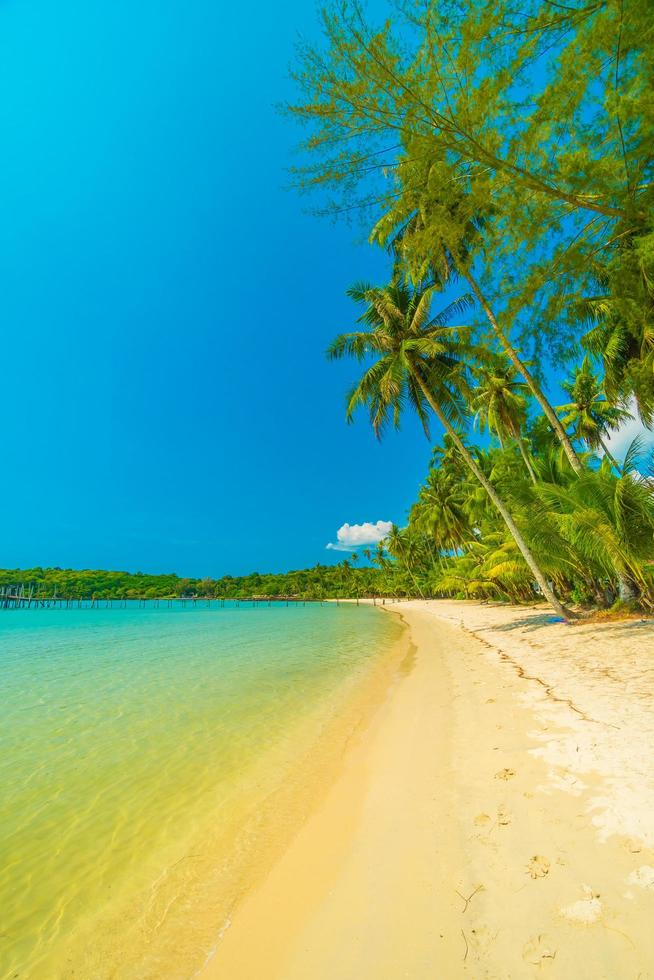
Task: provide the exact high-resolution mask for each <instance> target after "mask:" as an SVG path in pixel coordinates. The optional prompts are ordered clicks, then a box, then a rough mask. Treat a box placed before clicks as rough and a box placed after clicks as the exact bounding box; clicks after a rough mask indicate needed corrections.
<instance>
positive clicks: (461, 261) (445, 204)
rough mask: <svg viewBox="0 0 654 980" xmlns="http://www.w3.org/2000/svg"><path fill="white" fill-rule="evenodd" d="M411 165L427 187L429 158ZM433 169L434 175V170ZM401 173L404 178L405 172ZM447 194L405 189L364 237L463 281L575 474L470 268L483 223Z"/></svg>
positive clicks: (540, 395) (538, 391)
mask: <svg viewBox="0 0 654 980" xmlns="http://www.w3.org/2000/svg"><path fill="white" fill-rule="evenodd" d="M417 166H418V167H419V168H423V172H422V176H421V178H420V179H418V180H416V181H412V182H411V186H412V187H413V186H417V187H428V186H429V185H430V183H431V176H432V162H431V161H429V160H428V159H426V158H424V156H423V157H422V158H421V160H419V161H418V162H417ZM435 173H436V174H437V169H435ZM404 178H405V179H406V173H405V174H404ZM453 193H454V195H455V196H454V197H453V198H452V199H451V200H446V199H445V195H444V193H443V189H442V188H441V189H440V191H439V195H440V196H439V197H438V198H436V199H433V198H431V197H427V196H426V195H425V194H424V193H423V192H421V191H418V195H417V197H416V194H415V193H414V192H413V191H411V192H410V193H408V192H406V191H405V192H404V193H403V194H402V195H401V196H400V197H398V198H397V199H396V201H395V203H394V205H393V207H391V208H390V209H389V211H388V212H387V213H386V214H385V215H384V216H383V217H382V218H381V220H380V221H378V222H377V224H376V225H375V227H374V228H373V230H372V233H371V235H370V240H371V241H375V242H377V243H378V244H380V245H386V246H387V247H390V249H391V250H392V252H393V253H394V254H395V255H396V256H397V257H398V258H399V257H401V258H402V259H403V260H404V261H405V262H408V264H409V267H410V268H411V269H412V271H413V272H414V273H415V274H416V275H417V276H418V277H424V276H426V275H427V274H428V275H430V276H432V277H433V279H434V281H435V282H437V283H438V284H439V285H440V286H441V288H444V287H445V286H446V285H447V284H448V283H450V282H453V281H455V280H456V279H463V280H465V281H466V282H467V283H468V286H469V287H470V289H471V290H472V295H473V296H474V297H475V299H476V300H477V302H478V303H479V305H480V306H481V308H482V310H483V312H484V315H485V317H486V319H487V320H488V323H489V324H490V327H491V330H492V331H493V333H494V335H495V337H496V339H497V341H498V343H499V345H500V348H501V350H502V351H503V352H504V354H505V355H506V356H507V357H508V359H509V360H510V362H511V364H512V365H513V366H514V368H515V370H516V371H517V372H518V373H519V374H521V375H522V377H523V378H524V379H525V382H526V384H527V386H528V388H529V390H530V391H531V393H532V395H533V396H534V398H535V399H536V401H537V402H538V404H539V405H540V407H541V409H542V411H543V414H544V415H545V417H546V418H547V420H548V422H549V424H550V426H551V427H552V430H553V431H554V432H555V433H556V436H557V438H558V440H559V442H560V443H561V445H562V447H563V450H564V452H565V454H566V456H567V457H568V460H569V462H570V465H571V466H572V468H573V470H574V471H575V472H576V473H581V472H582V464H581V461H580V460H579V457H578V456H577V453H576V452H575V449H574V446H573V445H572V443H571V441H570V438H569V436H568V434H567V432H566V431H565V428H564V426H563V425H562V424H561V420H560V419H559V417H558V415H557V414H556V412H555V410H554V408H553V406H552V405H551V404H550V401H549V399H548V398H547V396H546V395H545V392H544V391H543V389H542V388H541V386H540V384H539V383H538V381H537V379H536V378H535V377H534V375H533V374H532V373H531V371H530V370H529V368H528V366H527V365H526V364H525V362H524V361H523V360H522V358H521V357H520V355H519V354H518V352H517V350H516V349H515V347H514V346H513V345H512V344H511V341H510V340H509V337H508V335H507V333H506V332H505V330H504V329H503V328H502V326H501V325H500V323H499V321H498V319H497V317H496V316H495V313H494V311H493V309H492V307H491V305H490V303H489V302H488V299H487V298H486V296H485V295H484V293H483V292H482V289H481V287H480V285H479V283H478V282H477V280H476V278H475V276H474V275H473V273H472V262H471V259H472V254H473V251H474V249H475V246H476V245H477V243H478V242H479V241H480V233H481V231H482V230H483V227H484V224H485V220H484V216H483V215H482V214H480V213H479V212H478V211H475V212H471V209H470V205H469V203H468V202H467V200H466V199H465V196H464V195H463V196H462V195H460V194H459V193H458V192H456V191H454V192H453ZM441 198H442V199H441ZM466 301H467V302H468V303H470V304H472V303H473V299H472V296H470V295H468V296H467V297H466Z"/></svg>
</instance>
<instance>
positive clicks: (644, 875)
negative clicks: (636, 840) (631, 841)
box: [627, 864, 654, 891]
mask: <svg viewBox="0 0 654 980" xmlns="http://www.w3.org/2000/svg"><path fill="white" fill-rule="evenodd" d="M627 881H628V882H629V884H630V885H638V886H639V888H647V889H648V890H650V891H654V868H652V867H650V865H649V864H641V866H640V867H639V868H636V870H635V871H632V872H631V874H630V875H629V877H628V878H627Z"/></svg>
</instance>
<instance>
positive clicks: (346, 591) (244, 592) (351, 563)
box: [0, 554, 383, 599]
mask: <svg viewBox="0 0 654 980" xmlns="http://www.w3.org/2000/svg"><path fill="white" fill-rule="evenodd" d="M357 559H358V555H356V554H354V555H352V556H350V558H346V559H344V560H343V561H342V562H341V563H340V564H338V565H333V566H328V565H316V566H315V567H314V568H307V569H302V570H300V571H292V572H284V573H282V574H271V573H268V574H259V573H258V572H252V573H251V574H250V575H240V576H232V575H225V576H223V577H222V578H216V579H214V578H182V577H180V576H178V575H147V574H143V573H141V572H137V573H130V572H110V571H101V570H89V569H86V570H81V571H79V570H74V569H70V568H26V569H17V568H14V569H2V570H0V588H2V587H6V586H11V587H13V586H20V585H21V584H23V585H25V586H26V587H27V588H28V590H29V587H30V586H33V587H34V594H35V595H41V596H49V597H52V596H55V595H56V596H59V597H60V598H62V599H140V598H147V599H166V598H180V597H193V596H195V597H198V598H221V599H245V598H252V597H253V596H289V597H291V596H292V597H294V598H303V599H323V598H324V599H326V598H334V597H342V598H353V599H354V598H357V597H358V596H361V597H363V596H372V595H379V594H381V592H382V591H383V582H382V578H381V574H380V570H379V569H378V568H376V567H374V566H371V565H370V566H366V567H365V568H357V567H356V561H357Z"/></svg>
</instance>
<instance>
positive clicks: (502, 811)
mask: <svg viewBox="0 0 654 980" xmlns="http://www.w3.org/2000/svg"><path fill="white" fill-rule="evenodd" d="M512 819H513V817H512V816H511V814H510V813H509V811H508V810H507V808H506V807H505V806H498V808H497V822H498V824H499V826H500V827H508V826H509V824H510V823H511V820H512Z"/></svg>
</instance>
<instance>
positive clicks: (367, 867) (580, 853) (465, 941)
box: [201, 602, 654, 980]
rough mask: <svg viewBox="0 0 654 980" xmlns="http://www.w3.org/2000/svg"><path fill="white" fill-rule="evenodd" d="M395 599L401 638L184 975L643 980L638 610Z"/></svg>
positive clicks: (650, 935)
mask: <svg viewBox="0 0 654 980" xmlns="http://www.w3.org/2000/svg"><path fill="white" fill-rule="evenodd" d="M398 609H399V611H400V612H401V614H402V616H403V617H405V619H406V621H407V622H408V623H409V625H410V629H411V640H412V642H413V644H414V645H415V650H414V651H413V652H412V653H410V654H409V656H408V657H405V659H404V660H403V662H402V666H401V669H398V672H397V674H396V677H395V679H394V681H393V682H392V684H391V685H390V686H389V690H388V695H387V698H386V700H385V702H384V704H383V706H382V707H381V708H379V709H377V710H376V712H375V714H374V716H373V717H372V718H370V719H369V721H368V724H367V725H366V726H363V727H362V730H361V732H360V734H359V736H358V738H357V739H356V740H355V742H354V744H353V745H352V746H351V748H350V749H349V751H348V752H347V753H346V756H345V758H344V760H343V766H342V771H341V772H340V774H339V775H338V777H337V778H336V780H335V782H334V783H333V785H332V786H331V788H330V790H329V792H328V793H327V794H326V796H325V797H324V798H323V799H322V802H321V803H320V804H319V805H318V807H317V809H316V810H315V811H314V813H313V815H312V816H311V817H310V818H309V819H308V821H307V822H306V823H305V824H304V826H303V827H302V828H301V830H300V831H299V833H298V834H297V835H296V837H295V838H294V840H293V841H292V843H291V845H290V847H288V849H287V850H286V851H285V853H284V854H283V855H282V857H281V858H280V859H279V860H278V861H277V863H276V864H275V866H274V867H273V869H272V871H271V872H270V873H269V874H268V876H267V877H266V879H265V880H264V881H263V883H262V884H261V885H260V886H259V887H258V888H257V889H256V891H254V892H252V893H251V894H250V895H249V896H248V897H247V898H246V899H245V900H244V901H243V902H242V904H241V905H240V907H239V908H238V909H237V911H236V914H235V916H234V919H233V922H232V925H231V927H230V928H229V929H228V930H227V931H226V932H225V934H224V935H223V937H222V940H221V942H220V943H219V944H218V948H217V951H216V955H215V956H214V958H213V959H212V960H211V962H210V963H209V964H208V966H207V967H206V969H205V970H204V971H203V972H202V974H201V976H202V977H204V978H222V980H246V978H247V980H400V978H404V977H408V978H415V980H427V978H429V980H450V978H456V977H470V978H475V980H477V978H498V980H500V978H501V980H506V978H521V977H543V976H549V977H553V978H561V980H585V978H587V980H604V978H605V980H622V978H630V980H636V978H641V980H645V978H648V977H652V978H654V625H653V624H651V623H649V624H641V623H626V624H611V625H604V626H597V625H596V626H590V625H588V626H574V627H570V626H566V625H563V624H552V623H550V622H548V620H549V618H550V617H549V615H548V613H547V611H546V610H544V609H540V608H539V609H526V608H521V609H516V608H509V607H491V606H482V605H479V604H475V603H463V602H424V603H423V602H409V603H402V604H401V605H400V606H399V607H398Z"/></svg>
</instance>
